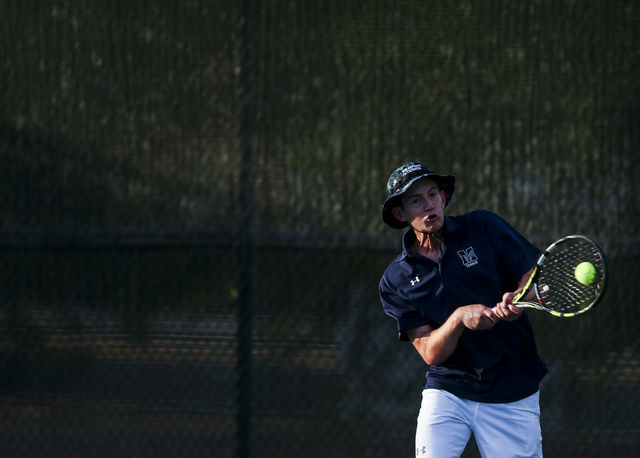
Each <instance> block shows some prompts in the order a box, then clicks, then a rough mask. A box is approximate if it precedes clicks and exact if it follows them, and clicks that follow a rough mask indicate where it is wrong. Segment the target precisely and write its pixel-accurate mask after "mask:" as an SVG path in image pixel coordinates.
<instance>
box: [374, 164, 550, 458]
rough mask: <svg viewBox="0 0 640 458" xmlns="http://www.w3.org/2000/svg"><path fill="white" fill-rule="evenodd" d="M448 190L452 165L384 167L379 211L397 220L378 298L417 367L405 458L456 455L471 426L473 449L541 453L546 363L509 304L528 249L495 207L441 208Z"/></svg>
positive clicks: (521, 281) (533, 251)
mask: <svg viewBox="0 0 640 458" xmlns="http://www.w3.org/2000/svg"><path fill="white" fill-rule="evenodd" d="M454 189H455V178H454V176H453V175H438V174H436V173H433V172H432V171H431V170H430V169H429V167H428V166H426V165H425V164H423V163H420V162H411V163H408V164H405V165H403V166H402V167H400V168H398V169H397V170H395V171H394V172H393V173H392V174H391V176H390V178H389V181H388V182H387V196H388V198H387V200H386V201H385V203H384V206H383V209H382V221H384V223H386V224H387V225H388V226H390V227H391V228H394V229H403V228H406V227H408V228H409V229H408V231H407V232H406V233H405V234H404V236H403V239H402V253H400V255H399V256H398V257H397V258H396V259H395V260H394V261H393V262H392V263H391V264H390V265H389V267H388V268H387V270H386V271H385V273H384V275H383V276H382V279H381V280H380V298H381V300H382V304H383V307H384V310H385V312H386V313H387V315H389V316H391V317H393V318H394V319H395V320H396V321H397V325H398V336H399V339H400V340H404V341H410V342H412V343H413V345H414V347H415V348H416V349H417V350H418V352H419V353H420V355H421V356H422V358H423V359H424V361H425V362H426V363H427V364H428V365H429V368H428V370H427V380H426V385H425V387H424V390H423V392H422V404H421V407H420V413H419V415H418V421H417V429H416V443H415V447H416V450H415V452H416V456H418V457H434V458H445V457H459V456H460V455H461V454H462V452H463V451H464V448H465V446H466V444H467V442H468V441H469V438H470V437H471V433H472V432H473V434H474V436H475V439H476V442H477V444H478V449H479V450H480V453H481V454H482V456H483V457H487V458H500V457H505V458H514V457H541V456H542V435H541V430H540V405H539V383H540V380H541V379H542V377H544V375H545V374H546V373H547V365H546V364H545V363H544V362H543V361H542V360H541V359H540V358H539V357H538V354H537V349H536V343H535V340H534V336H533V330H532V327H531V324H530V322H529V319H528V317H527V314H526V312H525V311H524V310H523V309H521V308H518V307H515V306H513V305H511V300H512V299H513V297H514V295H515V294H516V293H517V292H519V291H521V290H522V288H523V287H524V286H525V284H526V281H527V279H528V278H529V276H530V275H531V273H532V269H531V266H532V265H533V263H534V261H535V259H536V256H537V255H538V253H539V252H540V250H538V249H537V248H536V247H535V246H533V245H532V244H531V243H530V242H529V241H527V240H526V239H525V238H524V237H523V236H522V235H520V234H519V233H518V232H517V231H516V230H515V229H514V228H513V227H511V226H510V225H509V224H508V223H507V222H506V221H505V220H504V219H502V218H501V217H499V216H498V215H496V214H495V213H491V212H488V211H484V210H477V211H473V212H470V213H467V214H463V215H459V216H452V217H450V216H447V215H445V208H446V207H447V205H448V204H449V202H450V201H451V198H452V196H453V192H454Z"/></svg>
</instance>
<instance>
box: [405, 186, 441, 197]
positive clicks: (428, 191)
mask: <svg viewBox="0 0 640 458" xmlns="http://www.w3.org/2000/svg"><path fill="white" fill-rule="evenodd" d="M433 190H436V191H440V190H439V189H438V187H437V186H431V187H430V188H429V189H427V194H428V193H430V192H431V191H433ZM421 194H422V193H419V192H416V193H413V194H407V199H411V198H412V197H417V196H420V195H421Z"/></svg>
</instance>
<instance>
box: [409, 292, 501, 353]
mask: <svg viewBox="0 0 640 458" xmlns="http://www.w3.org/2000/svg"><path fill="white" fill-rule="evenodd" d="M498 321H499V319H498V317H497V316H496V315H495V313H494V312H493V311H492V310H491V309H490V308H488V307H486V306H484V305H482V304H470V305H466V306H464V307H459V308H457V309H456V310H455V311H454V312H453V313H452V314H451V316H449V318H448V319H447V321H445V322H444V323H443V324H442V326H440V327H439V328H437V329H432V328H431V327H429V326H423V327H421V328H416V329H410V330H407V331H406V332H407V336H408V337H409V339H410V340H411V342H413V345H414V346H415V347H416V350H418V353H420V356H422V359H424V361H425V362H426V363H427V364H429V365H433V364H442V363H444V362H445V361H446V360H447V359H448V358H449V357H450V356H451V355H452V354H453V352H454V351H455V350H456V347H457V346H458V341H459V340H460V336H462V333H463V332H464V330H465V328H469V329H472V330H486V329H491V328H492V327H493V326H495V324H496V323H497V322H498Z"/></svg>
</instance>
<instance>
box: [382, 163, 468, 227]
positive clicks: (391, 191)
mask: <svg viewBox="0 0 640 458" xmlns="http://www.w3.org/2000/svg"><path fill="white" fill-rule="evenodd" d="M420 178H431V179H432V180H434V181H435V182H436V183H438V185H439V186H440V189H441V190H443V191H444V193H445V196H446V201H445V204H444V206H445V207H446V206H447V205H449V202H450V201H451V197H453V191H454V190H455V187H456V179H455V177H454V176H453V175H438V174H437V173H434V172H432V171H431V169H430V168H429V166H427V165H425V164H423V163H422V162H409V163H407V164H404V165H403V166H400V167H398V168H397V169H396V170H395V171H394V172H393V173H392V174H391V176H390V177H389V180H388V181H387V200H386V201H385V202H384V205H383V206H382V221H383V222H384V223H385V224H386V225H387V226H389V227H391V228H393V229H402V228H403V227H407V226H408V224H407V223H406V222H403V221H399V220H398V219H396V217H395V216H393V212H392V211H391V209H392V208H393V207H397V206H398V203H399V201H400V198H401V196H402V194H404V193H405V192H406V191H407V189H409V187H411V185H412V184H413V183H415V182H416V181H417V180H419V179H420Z"/></svg>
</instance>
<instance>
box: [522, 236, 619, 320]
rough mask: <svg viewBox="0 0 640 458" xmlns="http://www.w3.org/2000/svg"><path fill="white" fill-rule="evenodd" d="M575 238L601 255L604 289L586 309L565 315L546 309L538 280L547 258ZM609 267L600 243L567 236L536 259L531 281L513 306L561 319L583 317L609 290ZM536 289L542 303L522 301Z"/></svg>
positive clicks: (582, 237)
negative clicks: (587, 242) (587, 243)
mask: <svg viewBox="0 0 640 458" xmlns="http://www.w3.org/2000/svg"><path fill="white" fill-rule="evenodd" d="M575 238H581V239H586V240H588V241H589V242H590V243H591V244H592V245H593V246H594V247H595V248H596V250H597V251H598V253H599V254H600V258H602V272H601V273H600V275H602V276H603V283H602V288H601V290H600V293H599V294H598V296H597V297H596V298H595V299H594V300H593V301H592V302H591V303H590V304H589V305H588V306H587V307H584V308H583V309H580V310H579V311H577V312H570V313H563V312H558V311H556V310H551V309H550V308H548V307H545V305H544V302H543V301H542V299H540V293H539V291H538V288H539V286H538V283H537V279H538V268H539V267H540V266H542V265H543V264H544V260H545V258H546V257H547V256H548V255H549V254H550V253H552V252H553V250H555V249H556V247H557V246H558V245H559V244H560V243H562V242H564V241H565V240H568V239H575ZM608 270H609V268H608V265H607V259H606V257H605V255H604V251H603V250H602V247H601V246H600V245H599V244H598V242H597V241H596V240H595V239H594V238H592V237H589V236H588V235H580V234H575V235H567V236H566V237H562V238H561V239H558V240H556V241H555V242H553V243H552V244H551V245H549V246H548V247H547V249H546V250H544V251H543V252H542V253H540V254H539V255H538V258H537V259H536V262H535V264H534V267H533V272H532V273H531V276H530V277H529V280H528V281H527V283H526V284H525V285H524V288H522V291H521V292H520V293H519V294H516V295H515V296H514V298H513V300H512V302H511V303H512V304H513V305H515V306H517V307H526V308H532V309H536V310H542V311H543V312H547V313H549V314H551V315H553V316H556V317H561V318H571V317H574V316H576V315H581V314H583V313H584V312H586V311H588V310H591V309H592V308H593V307H595V306H596V304H597V303H598V302H600V299H602V296H603V295H604V292H605V290H606V289H607V282H608V277H609V275H608ZM532 288H533V289H534V292H535V294H536V297H537V298H538V300H539V301H540V302H532V301H521V300H520V299H522V298H523V297H524V296H526V295H527V294H528V293H529V291H530V290H531V289H532Z"/></svg>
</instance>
